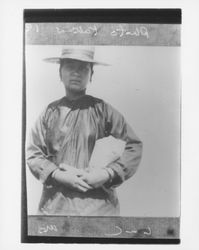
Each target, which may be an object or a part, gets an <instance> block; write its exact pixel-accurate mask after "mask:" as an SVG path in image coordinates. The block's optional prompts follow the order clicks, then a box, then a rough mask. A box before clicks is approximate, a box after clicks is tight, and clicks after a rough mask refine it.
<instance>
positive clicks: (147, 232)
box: [105, 226, 152, 236]
mask: <svg viewBox="0 0 199 250" xmlns="http://www.w3.org/2000/svg"><path fill="white" fill-rule="evenodd" d="M115 229H116V230H115V231H116V232H113V233H108V234H105V235H107V236H118V235H120V234H122V233H123V232H125V233H128V234H135V236H136V235H140V234H142V235H143V236H145V235H146V236H150V235H151V233H152V232H151V228H150V227H149V226H148V227H147V228H143V229H138V230H130V231H129V230H124V231H123V230H122V229H121V227H118V226H115Z"/></svg>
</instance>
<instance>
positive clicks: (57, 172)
mask: <svg viewBox="0 0 199 250" xmlns="http://www.w3.org/2000/svg"><path fill="white" fill-rule="evenodd" d="M60 172H61V170H60V169H59V168H57V169H55V171H53V173H52V175H51V176H52V178H53V179H54V180H57V175H58V174H59V173H60Z"/></svg>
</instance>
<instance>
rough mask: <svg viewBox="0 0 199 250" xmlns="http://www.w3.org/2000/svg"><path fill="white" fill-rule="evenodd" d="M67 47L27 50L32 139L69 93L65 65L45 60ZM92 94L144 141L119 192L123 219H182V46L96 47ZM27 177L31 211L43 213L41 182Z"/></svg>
mask: <svg viewBox="0 0 199 250" xmlns="http://www.w3.org/2000/svg"><path fill="white" fill-rule="evenodd" d="M62 47H63V46H56V45H55V46H48V45H40V46H37V45H27V46H26V88H27V99H26V102H27V137H28V132H29V130H30V127H31V126H32V125H33V123H34V121H35V120H36V119H37V117H38V115H39V114H40V113H41V112H42V111H43V109H44V108H45V107H46V106H47V105H48V104H49V103H50V102H52V101H54V100H57V99H59V98H61V97H62V96H64V95H65V90H64V88H63V84H62V82H60V79H59V66H58V65H57V64H54V63H46V62H44V61H43V59H44V58H46V57H51V56H52V57H54V56H59V55H60V54H61V49H62ZM96 58H97V59H98V61H104V62H107V63H109V64H110V66H106V67H105V66H95V67H94V75H93V79H92V82H91V83H90V84H89V85H88V91H87V93H88V94H91V95H94V96H96V97H99V98H102V99H104V100H105V101H107V102H109V103H110V104H111V105H113V106H114V107H115V108H116V109H117V110H118V111H120V112H121V113H122V114H123V115H124V117H125V118H126V120H127V121H128V123H129V124H130V125H131V126H132V128H133V129H134V130H135V132H136V134H137V135H138V137H139V138H140V139H141V140H142V141H143V144H144V150H143V158H142V161H141V164H140V166H139V168H138V171H137V173H136V174H135V175H134V176H133V177H132V178H130V179H129V180H128V181H126V182H125V183H124V184H122V185H121V186H120V187H119V188H117V191H118V196H119V200H120V206H121V216H154V217H159V216H160V217H161V216H162V217H164V216H165V217H167V216H170V217H175V216H179V215H180V81H181V71H180V47H154V46H150V47H145V46H96ZM29 173H30V172H29V171H28V175H27V184H28V211H29V214H35V213H36V212H37V206H38V202H39V199H40V196H41V184H40V183H39V182H38V181H37V180H36V179H35V177H34V176H32V174H29Z"/></svg>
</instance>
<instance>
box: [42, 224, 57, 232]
mask: <svg viewBox="0 0 199 250" xmlns="http://www.w3.org/2000/svg"><path fill="white" fill-rule="evenodd" d="M49 231H55V232H57V231H58V230H57V227H56V225H46V226H42V227H39V229H38V232H39V233H40V234H43V233H47V232H49Z"/></svg>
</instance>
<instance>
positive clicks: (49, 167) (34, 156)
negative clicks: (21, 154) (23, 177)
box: [26, 111, 57, 184]
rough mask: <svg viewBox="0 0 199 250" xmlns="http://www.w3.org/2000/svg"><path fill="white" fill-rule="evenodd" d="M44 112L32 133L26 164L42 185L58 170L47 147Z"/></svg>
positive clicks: (27, 149) (27, 148) (28, 144)
mask: <svg viewBox="0 0 199 250" xmlns="http://www.w3.org/2000/svg"><path fill="white" fill-rule="evenodd" d="M46 113H47V112H46V111H44V112H43V113H42V114H41V115H40V117H39V118H38V119H37V121H36V123H35V125H34V126H33V128H32V129H31V131H30V135H29V140H28V142H27V147H26V156H27V157H26V162H27V165H28V166H29V168H30V171H31V172H32V173H33V175H34V176H35V177H36V178H37V179H39V180H40V181H41V182H42V183H46V184H47V180H48V177H50V175H51V173H52V172H53V171H54V170H55V169H57V166H56V165H55V164H54V163H53V162H52V161H51V160H50V158H51V157H50V155H49V153H48V150H47V145H46V139H45V137H46V124H45V117H46Z"/></svg>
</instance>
